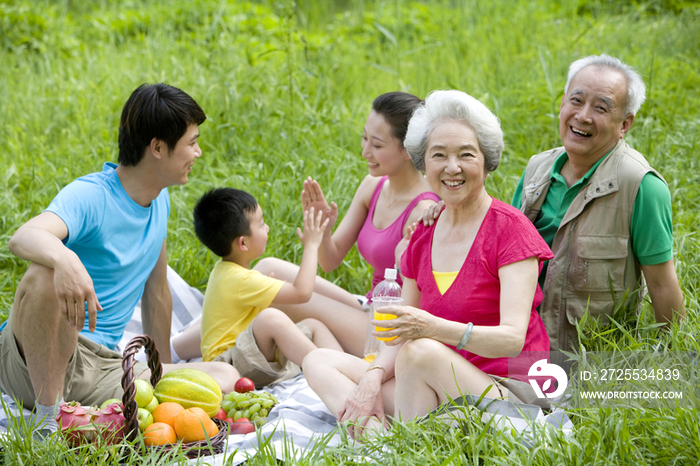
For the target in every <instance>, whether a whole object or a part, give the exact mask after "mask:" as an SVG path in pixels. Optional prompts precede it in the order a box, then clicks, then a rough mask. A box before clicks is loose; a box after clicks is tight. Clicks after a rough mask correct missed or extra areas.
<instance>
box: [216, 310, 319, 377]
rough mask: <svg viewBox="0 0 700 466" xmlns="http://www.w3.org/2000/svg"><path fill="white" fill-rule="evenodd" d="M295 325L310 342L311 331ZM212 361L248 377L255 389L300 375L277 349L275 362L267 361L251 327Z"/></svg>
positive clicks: (297, 369)
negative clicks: (225, 365)
mask: <svg viewBox="0 0 700 466" xmlns="http://www.w3.org/2000/svg"><path fill="white" fill-rule="evenodd" d="M296 325H297V327H298V328H299V330H301V331H302V333H303V334H304V335H306V336H307V338H308V339H309V340H310V339H311V330H309V328H308V327H307V326H306V325H304V324H301V323H298V324H296ZM214 361H220V362H225V363H228V364H231V365H232V366H233V367H235V368H236V369H237V370H238V373H239V374H241V377H248V378H249V379H250V380H252V381H253V382H254V383H255V386H256V387H263V386H265V385H270V384H271V383H273V382H281V381H283V380H287V379H291V378H292V377H294V376H296V375H298V374H300V373H301V368H300V367H299V366H297V365H296V364H294V363H293V362H292V361H290V360H288V359H287V358H286V357H285V356H284V355H283V354H282V352H281V351H280V350H279V348H277V349H276V350H275V361H274V362H270V361H268V360H267V359H266V358H265V356H263V354H262V352H260V348H258V344H257V343H256V341H255V336H254V335H253V326H252V325H249V326H248V327H247V328H246V329H245V330H243V331H242V332H241V333H240V335H238V337H237V338H236V345H235V346H233V347H231V348H229V349H227V350H226V351H224V352H223V353H221V354H220V355H218V356H217V357H216V358H214Z"/></svg>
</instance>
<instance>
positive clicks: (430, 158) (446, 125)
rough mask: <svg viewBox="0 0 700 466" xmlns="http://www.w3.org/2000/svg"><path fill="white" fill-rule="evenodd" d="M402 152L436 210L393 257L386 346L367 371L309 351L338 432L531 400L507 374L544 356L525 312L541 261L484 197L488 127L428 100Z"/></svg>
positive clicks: (461, 105)
mask: <svg viewBox="0 0 700 466" xmlns="http://www.w3.org/2000/svg"><path fill="white" fill-rule="evenodd" d="M404 145H405V147H406V149H407V150H408V153H409V154H410V156H411V158H412V160H413V163H414V164H415V166H416V168H418V169H419V170H425V174H426V178H427V180H428V183H429V184H430V187H431V188H432V189H433V191H435V193H437V194H438V195H439V196H440V197H441V198H442V199H443V200H444V201H445V210H444V211H443V212H442V214H441V215H440V217H439V218H438V219H437V221H436V222H435V224H434V225H433V226H431V227H426V226H423V225H419V226H418V227H417V229H416V230H415V232H414V233H413V236H412V237H411V239H410V244H409V246H408V249H407V250H406V252H405V253H404V255H403V258H402V261H401V274H402V275H403V277H404V282H403V288H402V296H403V299H404V305H403V306H397V307H385V308H382V312H385V313H390V314H394V315H396V318H395V319H394V320H391V327H393V329H392V330H389V331H385V332H382V333H381V336H382V337H387V338H388V337H396V338H395V339H394V340H392V341H389V342H387V346H386V347H384V348H383V349H382V351H381V352H380V353H379V355H378V356H377V358H376V359H375V360H374V362H372V363H371V364H370V363H368V362H365V361H363V360H361V359H358V358H355V357H353V356H350V355H347V354H341V353H338V352H332V351H327V350H317V351H314V352H312V353H311V354H309V356H307V358H306V360H305V361H304V373H305V374H306V377H307V379H308V381H309V385H311V387H312V388H313V389H314V390H315V391H316V392H317V393H318V394H319V396H320V397H321V399H322V400H323V401H324V403H325V404H326V405H327V406H328V408H329V409H330V410H331V412H333V414H334V415H336V417H337V419H338V420H339V421H359V423H358V424H359V426H360V427H361V426H368V427H380V426H381V423H382V422H383V421H384V418H385V414H386V415H389V416H400V417H401V418H403V419H404V420H407V419H412V418H414V417H416V416H420V415H423V414H426V413H427V412H428V411H429V410H431V409H434V408H436V407H437V406H439V405H440V404H441V403H443V402H445V401H446V400H447V399H448V397H450V398H456V397H459V396H460V394H461V393H471V394H473V395H481V394H482V393H484V392H486V396H488V397H491V398H501V397H508V398H509V399H510V400H512V401H528V402H529V401H532V399H533V397H532V396H531V395H532V394H533V391H532V388H531V387H530V386H529V384H527V383H526V382H524V381H523V380H524V376H525V375H527V372H525V373H524V374H523V373H522V371H521V373H518V374H513V373H512V371H510V372H511V373H509V370H508V363H509V357H513V356H515V355H518V354H519V353H521V352H532V351H548V350H549V339H548V337H547V332H546V331H545V328H544V325H543V323H542V320H541V319H540V317H539V315H538V314H537V311H536V307H537V306H538V305H539V303H540V301H541V300H542V291H541V290H540V288H539V286H538V284H537V276H538V273H539V270H540V268H541V264H542V261H544V260H548V259H550V258H552V253H551V251H550V249H549V248H548V246H547V244H546V243H545V242H544V241H543V240H542V238H541V237H540V235H539V234H538V233H537V230H536V229H535V228H534V227H533V225H532V223H530V222H529V221H528V220H527V218H525V216H523V215H522V214H521V213H520V212H519V211H518V210H517V209H515V208H513V207H511V206H509V205H508V204H505V203H503V202H501V201H499V200H497V199H494V198H492V197H491V196H489V195H488V193H487V192H486V189H485V186H484V184H485V181H486V178H487V177H488V174H489V172H491V171H493V170H495V169H496V167H497V166H498V162H499V159H500V157H501V152H502V151H503V133H502V132H501V128H500V124H499V121H498V119H497V118H496V117H495V116H494V115H493V114H492V113H491V112H490V111H489V110H488V108H486V106H485V105H483V104H482V103H481V102H479V101H478V100H476V99H474V98H473V97H471V96H469V95H467V94H465V93H463V92H459V91H435V92H433V93H431V94H430V95H429V96H428V98H427V99H426V100H425V103H424V104H423V105H421V106H420V107H419V108H418V110H417V111H416V113H415V114H414V116H413V118H412V119H411V121H410V124H409V127H408V132H407V134H406V139H405V141H404ZM374 323H375V324H376V325H378V326H384V327H386V326H388V322H386V321H375V322H374ZM375 334H377V335H379V333H378V332H375ZM533 362H534V361H533ZM520 367H523V366H522V364H521V365H520ZM525 371H527V368H525ZM508 377H511V378H508ZM517 379H520V380H517ZM509 391H510V393H509ZM356 428H357V427H351V429H356ZM351 433H353V434H356V433H358V431H357V430H351Z"/></svg>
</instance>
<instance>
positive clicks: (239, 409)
mask: <svg viewBox="0 0 700 466" xmlns="http://www.w3.org/2000/svg"><path fill="white" fill-rule="evenodd" d="M277 403H278V400H277V398H276V397H275V395H273V394H272V393H268V392H263V391H260V392H246V393H236V392H231V393H228V394H226V395H225V396H224V400H223V401H222V402H221V407H222V408H223V409H224V410H226V413H227V417H230V418H232V419H233V420H234V421H237V420H239V419H240V418H248V419H250V420H251V421H255V420H257V419H264V418H266V417H267V415H268V414H269V412H270V410H272V408H273V407H274V406H275V405H276V404H277Z"/></svg>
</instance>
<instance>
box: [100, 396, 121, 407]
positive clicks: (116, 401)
mask: <svg viewBox="0 0 700 466" xmlns="http://www.w3.org/2000/svg"><path fill="white" fill-rule="evenodd" d="M111 404H118V405H119V406H120V407H121V408H122V409H124V404H123V403H122V400H120V399H119V398H110V399H109V400H105V401H104V402H103V403H102V404H101V405H100V409H105V406H107V405H111Z"/></svg>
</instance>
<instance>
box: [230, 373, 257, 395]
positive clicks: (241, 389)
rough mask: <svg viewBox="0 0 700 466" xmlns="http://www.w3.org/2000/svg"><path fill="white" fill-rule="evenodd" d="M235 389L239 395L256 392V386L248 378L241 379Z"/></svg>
mask: <svg viewBox="0 0 700 466" xmlns="http://www.w3.org/2000/svg"><path fill="white" fill-rule="evenodd" d="M233 389H234V390H235V391H236V392H237V393H248V392H252V391H253V390H255V384H254V383H253V381H252V380H250V379H249V378H248V377H241V378H240V379H238V380H236V384H235V385H234V386H233Z"/></svg>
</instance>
